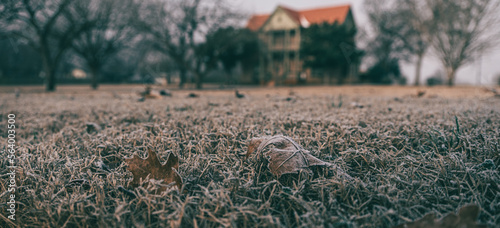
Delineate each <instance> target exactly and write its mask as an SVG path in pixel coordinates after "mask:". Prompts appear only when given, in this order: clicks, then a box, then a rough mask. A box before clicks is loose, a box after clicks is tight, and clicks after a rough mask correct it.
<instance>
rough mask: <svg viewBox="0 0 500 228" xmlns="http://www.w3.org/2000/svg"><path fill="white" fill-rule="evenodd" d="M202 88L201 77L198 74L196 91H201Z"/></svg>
mask: <svg viewBox="0 0 500 228" xmlns="http://www.w3.org/2000/svg"><path fill="white" fill-rule="evenodd" d="M202 87H203V76H202V75H201V74H199V73H197V74H196V89H202Z"/></svg>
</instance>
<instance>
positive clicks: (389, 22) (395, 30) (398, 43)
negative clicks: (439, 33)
mask: <svg viewBox="0 0 500 228" xmlns="http://www.w3.org/2000/svg"><path fill="white" fill-rule="evenodd" d="M365 7H366V9H367V12H368V15H369V18H370V20H371V22H372V24H373V27H374V28H375V32H376V33H379V35H378V37H377V38H376V39H377V41H380V36H383V37H382V39H383V38H386V39H385V41H386V43H391V45H392V46H394V49H395V50H394V51H397V52H400V55H399V58H401V59H403V60H406V61H410V60H411V59H412V57H413V56H414V57H416V59H417V61H416V66H415V85H417V86H418V85H419V84H420V77H421V68H422V61H423V58H424V55H425V53H426V51H427V49H428V48H429V46H430V42H431V35H432V30H433V22H432V20H431V15H430V13H429V11H428V10H427V9H428V7H427V5H426V3H425V2H423V1H417V0H402V1H373V0H372V1H365ZM385 46H386V47H389V46H388V45H385ZM382 49H383V48H382ZM381 51H383V50H381ZM379 54H380V53H378V55H379Z"/></svg>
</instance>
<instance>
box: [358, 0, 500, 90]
mask: <svg viewBox="0 0 500 228" xmlns="http://www.w3.org/2000/svg"><path fill="white" fill-rule="evenodd" d="M364 6H365V10H366V11H367V14H368V17H369V21H370V23H371V28H372V30H373V31H372V32H373V34H374V36H373V37H372V38H371V39H369V40H368V45H367V48H366V52H367V53H369V56H368V58H371V61H372V62H373V64H372V67H371V68H370V69H369V70H368V72H369V73H373V74H380V71H384V70H385V71H386V72H391V70H390V69H396V68H397V69H398V68H399V67H398V66H399V62H400V61H405V62H409V63H414V64H415V85H419V84H420V80H421V69H422V60H423V59H424V57H425V55H428V54H432V55H434V56H435V57H437V59H439V61H440V62H441V64H442V66H443V69H444V72H445V74H446V75H445V80H446V84H448V85H450V86H452V85H454V83H455V78H456V73H457V71H458V70H459V69H460V68H461V67H463V66H465V65H467V64H470V63H472V62H473V61H474V60H476V59H477V58H478V57H479V56H481V55H484V54H486V53H488V52H489V51H491V50H492V48H493V47H494V46H496V45H498V42H499V40H500V39H499V38H500V32H499V30H498V26H499V25H500V23H499V22H500V21H499V16H498V10H499V9H500V1H497V0H459V1H456V0H397V1H396V0H389V1H386V0H366V1H365V4H364ZM495 26H496V29H495ZM397 69H396V70H394V71H398V70H397Z"/></svg>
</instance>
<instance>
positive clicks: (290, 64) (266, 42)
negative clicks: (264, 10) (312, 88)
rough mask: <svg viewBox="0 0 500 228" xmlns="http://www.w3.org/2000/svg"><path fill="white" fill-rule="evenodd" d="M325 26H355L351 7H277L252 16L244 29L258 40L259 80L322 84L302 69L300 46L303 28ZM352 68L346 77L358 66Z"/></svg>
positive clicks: (319, 79)
mask: <svg viewBox="0 0 500 228" xmlns="http://www.w3.org/2000/svg"><path fill="white" fill-rule="evenodd" d="M324 22H327V23H330V24H333V23H335V22H337V23H339V24H344V25H346V26H348V27H355V26H356V25H355V22H354V17H353V15H352V11H351V6H350V5H340V6H333V7H325V8H318V9H311V10H302V11H297V10H293V9H290V8H287V7H284V6H278V7H277V8H276V9H275V10H274V12H273V13H272V14H263V15H253V16H252V17H251V18H250V20H249V21H248V23H247V28H248V29H249V30H252V31H255V32H257V33H258V36H259V39H260V44H261V45H260V61H259V70H258V77H259V80H260V81H261V82H270V83H276V84H297V83H320V82H322V79H321V78H316V77H314V72H313V71H312V70H311V69H305V68H303V66H302V60H301V57H300V44H301V30H302V29H303V28H307V27H309V26H310V25H311V24H320V23H324ZM353 68H356V69H352V70H351V72H350V73H349V74H350V75H349V77H353V76H352V74H353V72H357V65H356V66H353ZM355 74H357V73H355ZM350 81H354V80H352V79H351V80H350Z"/></svg>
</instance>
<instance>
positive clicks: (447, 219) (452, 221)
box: [395, 205, 486, 228]
mask: <svg viewBox="0 0 500 228" xmlns="http://www.w3.org/2000/svg"><path fill="white" fill-rule="evenodd" d="M479 210H480V209H479V207H478V206H477V205H467V206H464V207H462V208H460V210H459V211H458V215H456V214H455V213H453V212H451V213H449V214H448V215H446V216H444V217H443V218H441V219H436V216H435V215H434V214H427V215H425V216H424V217H423V218H421V219H419V220H417V221H414V222H410V223H406V224H401V225H398V226H396V227H395V228H455V227H460V228H483V227H484V228H485V227H486V225H480V224H477V223H476V220H477V217H478V216H479Z"/></svg>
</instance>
